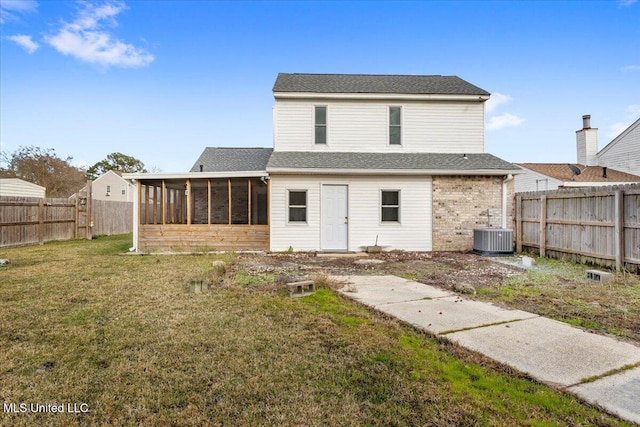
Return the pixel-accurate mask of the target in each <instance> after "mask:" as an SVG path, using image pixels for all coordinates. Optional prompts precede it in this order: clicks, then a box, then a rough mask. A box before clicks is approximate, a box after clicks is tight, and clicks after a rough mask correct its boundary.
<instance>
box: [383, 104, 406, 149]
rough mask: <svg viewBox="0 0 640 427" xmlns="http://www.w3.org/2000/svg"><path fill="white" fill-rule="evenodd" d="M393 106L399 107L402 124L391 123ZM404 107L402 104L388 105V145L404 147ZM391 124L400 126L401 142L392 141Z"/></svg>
mask: <svg viewBox="0 0 640 427" xmlns="http://www.w3.org/2000/svg"><path fill="white" fill-rule="evenodd" d="M392 108H398V109H400V124H399V125H392V124H391V109H392ZM403 122H404V108H403V107H402V105H389V106H387V145H389V146H391V147H402V142H403V141H404V134H403V131H402V129H403V128H404V126H403V125H404V123H403ZM391 126H394V127H398V128H400V143H399V144H396V143H392V142H391Z"/></svg>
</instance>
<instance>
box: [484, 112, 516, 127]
mask: <svg viewBox="0 0 640 427" xmlns="http://www.w3.org/2000/svg"><path fill="white" fill-rule="evenodd" d="M522 123H524V119H523V118H522V117H520V116H516V115H515V114H511V113H502V114H500V115H498V116H493V117H490V118H489V122H488V123H487V130H498V129H504V128H508V127H514V126H520V125H521V124H522Z"/></svg>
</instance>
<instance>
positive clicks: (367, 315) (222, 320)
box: [0, 236, 626, 426]
mask: <svg viewBox="0 0 640 427" xmlns="http://www.w3.org/2000/svg"><path fill="white" fill-rule="evenodd" d="M129 246H130V236H115V237H102V238H98V239H95V240H93V241H71V242H60V243H50V244H46V245H43V246H32V247H24V248H13V249H8V250H0V258H8V259H10V261H11V264H9V265H8V266H6V267H0V348H1V349H2V351H1V352H0V400H2V401H3V404H4V406H5V407H6V405H7V404H10V403H16V404H20V403H26V404H31V403H33V404H47V403H49V404H67V403H70V404H74V403H76V404H78V405H79V404H81V403H84V404H86V405H87V406H86V408H88V410H89V412H87V413H73V414H69V413H64V414H57V413H35V414H29V413H23V414H7V413H4V411H3V413H0V424H2V425H12V426H13V425H17V426H19V425H54V426H55V425H60V426H67V425H148V426H158V425H160V426H161V425H198V426H199V425H251V426H253V425H279V426H280V425H284V426H286V425H291V426H302V425H304V426H315V425H317V426H320V425H356V426H367V425H380V426H394V425H398V426H407V425H410V426H413V425H435V426H448V425H464V426H467V425H481V426H482V425H485V426H502V425H513V426H523V425H531V426H547V425H558V426H567V425H571V426H592V425H603V426H609V425H626V424H625V423H623V422H621V421H619V420H618V419H617V418H615V417H612V416H609V415H607V414H604V413H602V412H599V411H598V410H597V409H595V408H593V407H589V406H587V405H585V404H583V403H581V402H580V401H578V400H577V399H575V398H574V397H572V396H570V395H566V394H563V393H561V392H558V391H555V390H552V389H550V388H548V387H546V386H544V385H541V384H538V383H536V382H533V381H531V380H528V379H526V378H524V377H523V376H521V375H519V374H517V373H515V372H511V371H510V370H509V369H508V368H505V367H502V366H499V365H497V364H495V363H493V362H491V361H489V360H487V359H484V358H482V357H481V356H479V355H476V354H473V353H470V352H468V351H466V350H463V349H461V348H458V347H456V346H453V345H451V344H448V343H444V342H438V341H437V340H435V339H433V338H431V337H429V336H427V335H424V334H421V333H418V332H416V331H414V330H413V329H412V328H410V327H407V326H405V325H402V324H400V323H398V322H396V321H394V320H390V319H385V318H383V317H382V316H379V315H376V314H374V313H371V312H370V311H368V310H366V309H365V308H363V307H361V306H359V305H357V304H355V303H353V302H351V301H349V300H346V299H343V298H342V297H341V296H339V295H338V294H336V293H335V292H334V291H333V290H332V289H331V286H326V285H325V286H323V287H322V288H321V289H320V290H319V291H318V292H316V294H315V295H313V296H309V297H305V298H297V299H296V298H289V296H288V293H287V292H286V290H284V289H283V288H282V286H278V285H275V284H273V283H271V282H273V275H268V274H267V275H263V276H261V277H252V274H250V273H247V272H244V271H242V270H240V271H237V269H233V268H228V269H227V273H226V274H225V275H224V276H222V277H219V276H218V272H219V271H220V270H219V269H216V268H213V267H212V265H213V264H212V263H213V261H214V260H218V259H222V260H224V261H225V262H226V263H227V265H228V266H229V267H231V266H232V264H233V263H234V262H235V260H236V259H237V257H236V255H234V254H224V255H220V256H214V255H183V256H127V255H121V254H122V253H124V252H126V250H127V248H128V247H129ZM236 276H237V279H236ZM192 279H198V280H205V281H208V282H210V283H211V284H212V287H211V289H210V290H209V291H206V292H203V293H200V294H196V293H192V292H190V291H189V283H190V281H191V280H192ZM319 282H326V281H322V280H320V281H319ZM83 408H84V407H83ZM3 409H4V408H3Z"/></svg>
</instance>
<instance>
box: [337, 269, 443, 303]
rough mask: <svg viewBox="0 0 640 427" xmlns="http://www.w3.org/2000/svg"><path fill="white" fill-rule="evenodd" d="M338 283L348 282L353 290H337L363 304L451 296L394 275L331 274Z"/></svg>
mask: <svg viewBox="0 0 640 427" xmlns="http://www.w3.org/2000/svg"><path fill="white" fill-rule="evenodd" d="M331 279H332V280H335V281H336V282H339V283H349V284H350V286H351V287H352V288H353V289H354V291H355V292H347V290H345V288H342V289H340V290H339V292H341V293H343V294H347V295H348V296H349V297H350V298H353V299H355V300H357V301H360V302H361V303H363V304H366V305H370V306H374V307H375V306H377V305H379V304H388V303H393V302H404V301H414V300H422V299H425V298H426V299H432V298H443V297H448V296H452V295H453V294H451V293H450V292H445V291H443V290H440V289H437V288H434V287H433V286H428V285H424V284H422V283H418V282H414V281H412V280H407V279H403V278H401V277H396V276H331Z"/></svg>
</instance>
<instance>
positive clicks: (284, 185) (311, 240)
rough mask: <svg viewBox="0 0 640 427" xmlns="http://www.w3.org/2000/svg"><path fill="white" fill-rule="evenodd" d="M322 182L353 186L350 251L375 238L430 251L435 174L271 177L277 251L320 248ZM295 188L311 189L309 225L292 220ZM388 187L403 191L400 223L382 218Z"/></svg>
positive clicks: (389, 245)
mask: <svg viewBox="0 0 640 427" xmlns="http://www.w3.org/2000/svg"><path fill="white" fill-rule="evenodd" d="M385 111H386V109H385ZM385 127H386V124H385ZM323 184H334V185H347V186H348V197H349V200H348V206H349V229H348V250H349V251H362V250H364V248H365V247H366V246H371V245H373V244H375V241H376V236H377V237H378V244H379V245H381V246H382V247H383V248H384V249H385V250H392V249H403V250H409V251H430V250H431V248H432V240H431V193H432V185H431V177H425V176H421V177H380V176H370V177H367V176H364V177H350V176H344V177H340V176H328V175H326V176H308V175H307V176H301V175H272V176H271V184H270V185H271V193H270V194H271V203H270V206H271V215H270V219H271V250H272V251H285V250H287V249H288V248H289V247H292V248H293V249H294V250H295V251H315V250H321V242H320V240H321V234H320V231H321V230H320V227H321V209H322V206H321V191H322V185H323ZM290 189H296V190H300V189H304V190H306V191H307V223H306V224H305V225H304V226H300V225H299V224H291V223H289V222H288V220H287V215H288V213H287V212H288V209H287V207H288V205H287V203H288V201H287V192H288V191H289V190H290ZM388 189H394V190H397V191H400V192H401V197H402V201H401V204H402V206H401V209H402V213H401V216H402V222H401V223H382V222H381V217H380V215H381V214H380V206H381V205H380V203H381V201H380V197H381V191H382V190H388ZM390 224H393V226H390Z"/></svg>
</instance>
